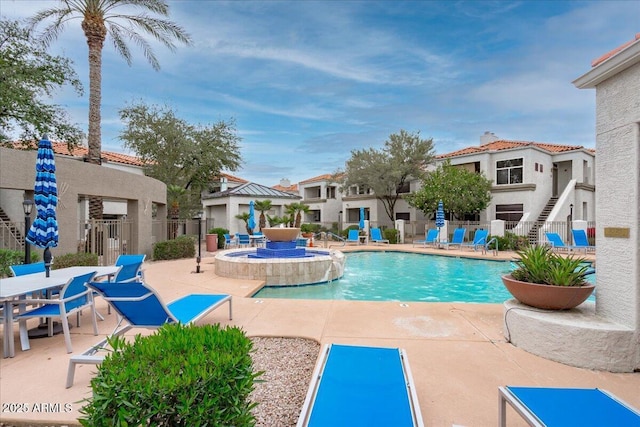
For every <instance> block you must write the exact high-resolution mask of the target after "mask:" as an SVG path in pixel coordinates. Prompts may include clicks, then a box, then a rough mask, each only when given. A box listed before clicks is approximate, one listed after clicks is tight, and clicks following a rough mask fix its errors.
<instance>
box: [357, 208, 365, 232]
mask: <svg viewBox="0 0 640 427" xmlns="http://www.w3.org/2000/svg"><path fill="white" fill-rule="evenodd" d="M358 226H359V227H360V229H361V230H362V229H364V208H360V223H359V224H358Z"/></svg>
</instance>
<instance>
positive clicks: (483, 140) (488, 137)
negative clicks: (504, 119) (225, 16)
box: [480, 130, 500, 146]
mask: <svg viewBox="0 0 640 427" xmlns="http://www.w3.org/2000/svg"><path fill="white" fill-rule="evenodd" d="M498 140H500V138H498V137H497V136H496V134H495V133H493V132H489V131H488V130H487V131H485V132H484V134H483V135H480V145H481V146H482V145H487V144H490V143H492V142H494V141H498Z"/></svg>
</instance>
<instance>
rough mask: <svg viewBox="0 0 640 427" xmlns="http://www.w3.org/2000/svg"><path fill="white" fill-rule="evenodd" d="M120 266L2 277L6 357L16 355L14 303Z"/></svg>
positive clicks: (0, 291)
mask: <svg viewBox="0 0 640 427" xmlns="http://www.w3.org/2000/svg"><path fill="white" fill-rule="evenodd" d="M119 269H120V267H119V266H115V265H110V266H100V267H98V266H88V267H68V268H61V269H59V270H51V273H50V275H49V277H46V275H45V273H44V272H40V273H32V274H25V275H23V276H16V277H9V278H6V279H0V303H2V304H3V306H4V325H3V329H4V338H3V341H4V342H3V343H4V345H3V354H4V357H5V358H7V357H14V356H15V345H14V343H13V308H12V304H13V303H15V302H16V301H17V300H20V299H22V298H24V296H25V295H26V294H30V293H33V292H38V291H44V290H50V289H56V288H61V287H63V286H64V285H65V284H66V283H67V282H68V281H69V280H70V279H72V278H74V277H76V276H80V275H81V274H86V273H90V272H92V271H95V272H96V276H95V277H96V278H99V277H105V276H111V275H114V274H116V273H117V272H118V270H119Z"/></svg>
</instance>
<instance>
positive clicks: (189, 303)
mask: <svg viewBox="0 0 640 427" xmlns="http://www.w3.org/2000/svg"><path fill="white" fill-rule="evenodd" d="M87 286H88V287H89V288H91V289H92V290H93V291H95V292H97V293H98V294H100V295H101V296H102V298H104V300H105V301H107V302H108V303H109V304H110V305H111V306H113V309H114V310H115V311H116V312H117V313H118V314H119V315H120V318H119V321H118V324H117V325H116V328H115V330H114V331H113V333H112V334H111V336H117V335H122V334H124V333H125V332H127V331H128V330H129V329H131V328H134V327H136V328H152V329H153V328H159V327H161V326H162V325H164V324H165V323H173V322H180V323H183V324H189V323H193V322H197V321H198V320H200V319H202V318H203V317H204V316H206V315H207V314H209V313H210V312H211V311H213V310H214V309H216V308H218V307H219V306H221V305H222V304H224V303H226V302H228V303H229V319H231V318H232V310H231V296H230V295H225V294H191V295H186V296H184V297H182V298H178V299H177V300H175V301H173V302H170V303H169V304H165V303H164V302H163V301H162V299H161V298H160V296H159V295H158V293H157V292H156V291H155V290H154V289H153V288H151V287H150V286H149V285H147V284H146V283H142V282H128V283H117V282H115V283H114V282H91V283H89V284H88V285H87ZM123 320H126V322H127V323H128V324H127V325H125V326H121V324H122V322H123ZM106 344H107V340H106V339H105V340H102V341H101V342H100V343H98V344H96V345H95V346H93V347H91V348H90V349H88V350H87V351H85V352H84V353H82V354H81V355H77V356H72V357H71V359H70V360H69V370H68V371H67V385H66V386H67V388H69V387H71V386H72V385H73V377H74V376H75V366H76V365H77V364H79V363H80V364H98V363H100V362H102V360H103V359H104V357H103V356H97V355H96V353H97V352H98V351H99V350H101V349H103V348H104V347H105V345H106Z"/></svg>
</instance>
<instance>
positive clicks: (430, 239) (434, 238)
mask: <svg viewBox="0 0 640 427" xmlns="http://www.w3.org/2000/svg"><path fill="white" fill-rule="evenodd" d="M438 234H440V231H439V230H438V229H437V228H432V229H430V230H427V234H426V235H425V237H424V240H415V241H414V242H413V246H416V245H422V246H429V245H432V246H435V245H436V244H437V243H438Z"/></svg>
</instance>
